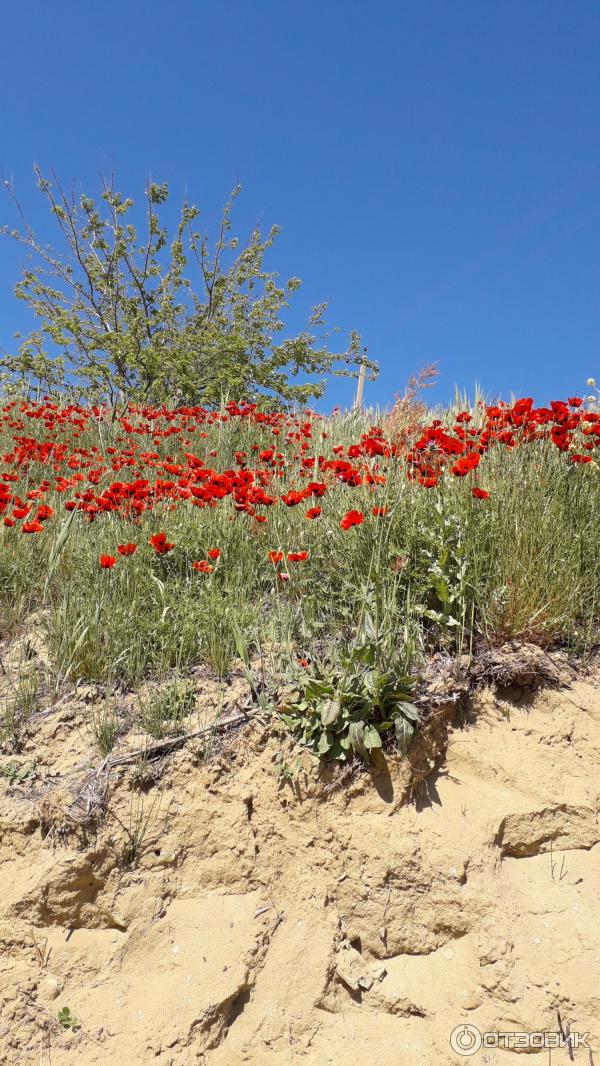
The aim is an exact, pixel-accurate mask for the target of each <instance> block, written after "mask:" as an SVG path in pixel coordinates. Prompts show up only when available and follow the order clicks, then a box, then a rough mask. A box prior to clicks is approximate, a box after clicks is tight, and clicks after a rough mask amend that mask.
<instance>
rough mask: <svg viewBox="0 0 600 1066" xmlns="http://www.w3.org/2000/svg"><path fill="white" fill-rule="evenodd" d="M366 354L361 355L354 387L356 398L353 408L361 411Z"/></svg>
mask: <svg viewBox="0 0 600 1066" xmlns="http://www.w3.org/2000/svg"><path fill="white" fill-rule="evenodd" d="M365 360H366V356H364V355H363V357H362V360H361V364H360V370H359V371H358V385H357V387H356V399H355V401H354V407H355V410H357V411H361V410H362V405H363V396H364V394H365V381H366V379H367V364H366V361H365Z"/></svg>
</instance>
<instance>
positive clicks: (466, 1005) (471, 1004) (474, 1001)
mask: <svg viewBox="0 0 600 1066" xmlns="http://www.w3.org/2000/svg"><path fill="white" fill-rule="evenodd" d="M482 1003H483V1000H482V998H481V996H478V995H477V993H476V992H472V993H471V995H469V996H465V998H464V999H463V1001H462V1003H461V1007H462V1009H463V1010H477V1008H478V1007H480V1006H481V1004H482Z"/></svg>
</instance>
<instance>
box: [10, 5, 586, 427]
mask: <svg viewBox="0 0 600 1066" xmlns="http://www.w3.org/2000/svg"><path fill="white" fill-rule="evenodd" d="M2 43H3V47H2V68H3V69H2V81H3V92H2V106H1V108H0V165H1V166H2V168H3V170H4V172H5V174H6V175H7V176H8V177H9V178H11V179H12V180H13V181H14V183H15V186H16V188H17V190H18V192H19V194H20V196H21V198H22V200H23V201H24V203H25V205H26V207H27V210H28V212H29V215H30V218H31V220H32V221H33V223H34V225H35V226H39V228H40V229H41V230H42V232H44V226H45V225H46V219H45V214H44V205H43V201H42V198H41V196H39V194H38V193H37V191H36V190H35V187H34V184H33V175H32V170H31V167H32V164H33V163H34V161H37V162H39V163H40V164H41V165H42V167H44V168H48V169H49V168H52V167H53V168H55V169H56V171H57V172H58V173H59V174H60V175H61V177H62V178H63V179H64V180H65V181H66V182H69V181H70V180H71V179H72V178H78V179H80V180H81V181H82V182H83V184H84V185H85V187H86V188H87V189H89V190H91V189H92V188H94V187H95V184H96V180H97V174H98V172H99V171H100V170H103V171H107V170H108V171H110V170H113V169H114V170H115V171H116V172H117V175H118V178H119V182H120V185H121V187H122V188H123V189H124V191H125V192H127V193H128V194H130V195H135V193H136V192H138V191H140V190H141V189H142V188H143V184H144V181H145V178H146V177H147V175H148V174H149V173H151V174H152V177H153V178H154V179H155V180H158V181H166V182H168V183H169V184H170V186H171V189H172V192H173V194H174V195H175V197H176V198H179V197H183V196H185V195H187V196H188V197H189V198H190V199H191V200H193V201H195V202H197V203H198V204H199V205H200V206H201V207H202V209H203V216H204V219H205V222H206V224H207V225H208V226H209V227H210V226H214V224H215V222H216V219H217V217H218V215H219V211H220V207H221V204H222V202H223V201H224V199H225V198H226V195H227V193H228V191H229V190H230V189H231V187H232V186H233V185H234V184H235V182H236V181H237V180H238V179H239V181H240V182H241V184H242V186H243V194H242V197H241V199H240V201H238V209H237V212H236V220H237V228H238V229H239V230H240V231H241V232H242V233H244V232H246V231H247V230H248V229H249V227H250V226H251V225H252V224H253V223H254V222H256V221H259V222H260V223H261V224H263V225H265V226H267V225H268V224H269V223H271V222H278V223H280V224H281V225H282V226H283V234H282V236H281V238H280V240H279V243H278V246H277V248H276V250H275V251H274V253H273V256H272V259H271V265H272V266H273V267H274V268H275V269H278V270H280V271H281V273H282V274H284V275H290V274H293V275H299V276H300V277H301V278H302V279H303V281H304V286H303V289H302V290H301V293H300V294H299V295H298V296H297V298H296V300H297V306H298V314H297V316H296V315H294V316H293V317H292V322H293V324H295V325H299V324H300V321H301V317H302V318H303V314H302V316H301V315H300V312H302V313H304V311H306V310H307V309H308V308H309V306H310V305H312V304H313V303H316V302H318V301H320V300H322V299H327V300H329V301H330V312H329V321H330V322H331V324H332V325H334V324H336V325H338V326H340V327H341V329H342V331H343V332H344V334H345V333H347V332H348V331H349V330H350V329H351V328H352V327H355V328H356V329H358V330H359V331H360V332H361V333H362V335H363V338H364V342H365V344H366V345H367V346H368V349H369V354H370V355H371V356H372V357H373V358H375V359H377V360H379V362H380V365H381V375H380V378H379V380H378V382H377V383H376V384H374V385H371V386H369V388H368V393H367V398H368V399H370V400H371V401H382V402H383V401H385V400H386V399H388V398H389V397H390V396H392V395H393V393H394V391H396V390H397V389H399V388H400V387H401V385H402V383H403V381H404V379H405V378H406V376H407V374H408V373H410V372H411V371H413V370H415V369H417V368H418V367H419V366H420V365H421V364H423V363H424V362H427V361H429V360H433V359H436V360H438V361H439V364H440V370H441V379H440V384H439V385H438V387H437V388H436V392H435V396H436V398H439V399H444V398H445V397H446V396H449V395H450V393H451V391H452V388H453V385H454V383H457V384H459V385H461V386H463V387H466V388H469V389H471V388H472V386H473V384H474V382H475V380H476V379H477V380H479V381H480V382H481V384H482V385H483V387H484V388H485V389H486V390H488V391H489V392H490V393H492V394H495V393H502V394H504V395H508V394H509V393H510V392H511V391H514V392H516V393H521V394H533V395H535V396H536V397H537V398H539V399H540V400H547V399H549V398H552V397H553V396H563V395H565V394H566V393H572V392H580V391H581V390H584V391H585V380H586V378H587V377H589V376H590V375H594V376H596V377H598V378H600V199H599V188H600V3H598V2H597V0H411V2H410V3H409V2H405V0H386V2H382V0H370V2H369V3H366V2H361V3H358V2H356V0H345V2H338V0H318V2H316V0H305V2H304V3H302V4H292V3H289V2H286V0H277V2H275V0H230V2H218V0H213V2H211V3H207V2H205V0H170V2H169V3H160V4H159V3H157V2H155V0H143V2H141V0H104V2H103V3H102V4H95V3H82V2H81V0H54V2H53V3H48V2H44V3H42V2H41V0H29V2H28V3H17V4H14V3H13V4H4V5H3V10H2ZM0 192H2V190H0ZM12 220H13V216H12V214H11V209H10V203H9V200H8V197H6V199H2V198H0V222H10V221H12ZM48 232H50V231H48ZM21 258H22V255H21V253H20V252H19V251H18V249H17V248H16V246H15V247H13V246H12V245H11V244H10V243H9V242H7V241H2V243H0V343H1V344H2V345H3V346H4V347H8V346H10V345H11V338H12V335H13V333H14V330H15V329H17V328H18V327H19V326H21V325H22V324H23V323H24V321H25V320H24V317H23V315H24V309H23V308H22V307H21V306H20V305H19V304H18V303H17V302H16V301H15V300H14V299H13V297H12V295H11V288H12V284H13V283H14V281H15V280H16V277H17V274H18V267H19V262H20V260H21ZM350 396H351V387H350V385H349V384H346V383H343V382H342V383H336V382H334V383H333V384H332V386H331V388H330V390H329V393H328V405H329V406H332V405H333V404H334V403H336V402H341V403H347V402H348V400H349V398H350Z"/></svg>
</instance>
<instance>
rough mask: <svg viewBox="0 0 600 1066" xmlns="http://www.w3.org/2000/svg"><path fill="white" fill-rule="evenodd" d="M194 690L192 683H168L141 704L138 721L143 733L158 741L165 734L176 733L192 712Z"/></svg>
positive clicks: (179, 681)
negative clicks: (143, 730) (139, 720)
mask: <svg viewBox="0 0 600 1066" xmlns="http://www.w3.org/2000/svg"><path fill="white" fill-rule="evenodd" d="M195 699H196V689H195V687H194V684H193V682H192V681H188V680H185V679H177V680H174V681H170V682H169V683H168V684H167V685H165V687H164V688H162V689H160V690H159V691H158V692H157V693H155V694H154V695H153V696H152V697H151V699H149V700H147V701H146V702H143V701H140V702H141V713H140V719H141V723H142V726H143V727H144V729H145V731H146V732H147V733H149V734H150V736H151V737H155V738H156V739H157V740H160V739H161V737H163V736H164V735H165V733H173V732H176V731H177V730H178V729H179V727H180V726H181V722H182V721H183V719H184V718H185V717H186V716H187V715H188V714H190V712H191V711H192V710H193V707H194V702H195Z"/></svg>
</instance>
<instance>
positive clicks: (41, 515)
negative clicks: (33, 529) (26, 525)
mask: <svg viewBox="0 0 600 1066" xmlns="http://www.w3.org/2000/svg"><path fill="white" fill-rule="evenodd" d="M53 515H54V509H53V508H52V507H48V505H47V504H46V503H43V504H42V505H41V507H38V509H37V514H36V516H35V517H36V518H37V519H38V521H40V522H45V521H46V519H47V518H52V517H53Z"/></svg>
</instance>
